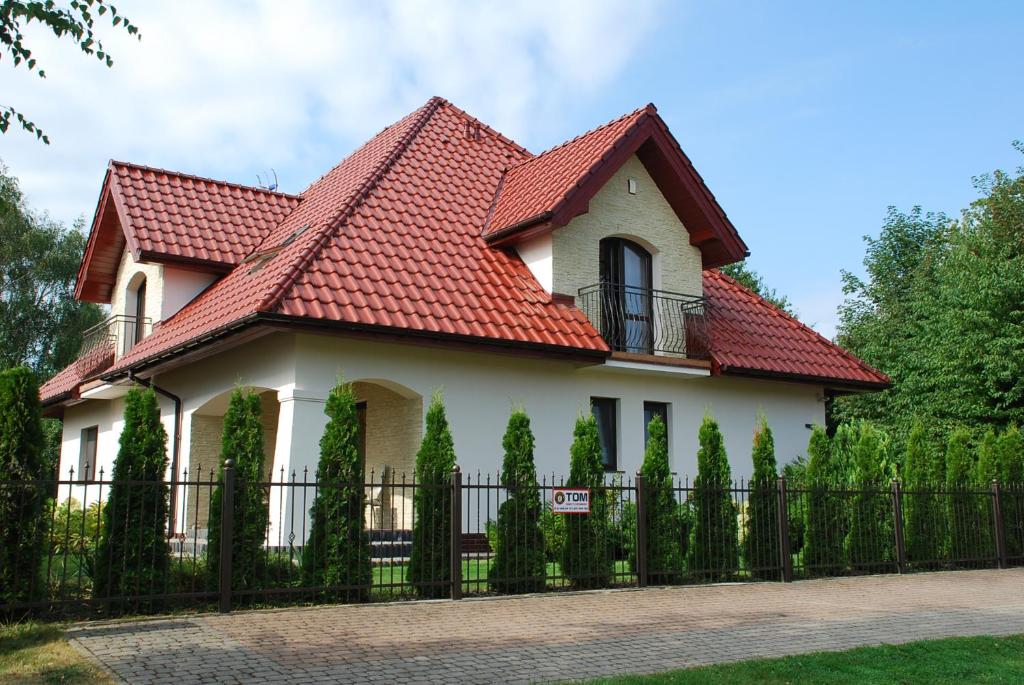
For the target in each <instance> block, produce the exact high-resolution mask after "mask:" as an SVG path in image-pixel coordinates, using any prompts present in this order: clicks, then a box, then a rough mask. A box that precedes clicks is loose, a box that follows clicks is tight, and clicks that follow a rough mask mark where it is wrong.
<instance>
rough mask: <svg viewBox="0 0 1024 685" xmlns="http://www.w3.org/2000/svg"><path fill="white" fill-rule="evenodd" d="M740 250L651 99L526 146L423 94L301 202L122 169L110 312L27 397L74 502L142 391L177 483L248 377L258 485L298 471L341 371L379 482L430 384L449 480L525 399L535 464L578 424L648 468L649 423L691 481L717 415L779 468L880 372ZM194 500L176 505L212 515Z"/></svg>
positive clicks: (97, 241)
mask: <svg viewBox="0 0 1024 685" xmlns="http://www.w3.org/2000/svg"><path fill="white" fill-rule="evenodd" d="M745 255H747V247H746V245H745V244H744V242H743V240H742V239H741V238H740V236H739V234H738V233H737V231H736V228H735V227H734V226H733V225H732V223H731V222H730V221H729V219H728V218H727V216H726V214H725V212H724V211H723V210H722V208H721V207H720V206H719V204H718V202H717V201H716V200H715V198H714V196H713V195H712V194H711V192H710V191H709V190H708V188H707V187H706V186H705V184H704V182H703V180H702V179H701V177H700V175H699V174H698V173H697V171H696V170H695V169H694V168H693V166H692V164H691V163H690V161H689V159H687V157H686V155H685V154H684V153H683V151H682V150H681V149H680V147H679V145H678V143H677V142H676V140H675V138H674V137H673V136H672V134H671V133H670V132H669V130H668V128H667V127H666V125H665V122H664V121H663V120H662V119H661V117H660V116H659V115H658V113H657V111H656V109H655V108H654V106H653V105H648V106H646V107H643V108H641V109H638V110H636V111H634V112H632V113H630V114H627V115H625V116H623V117H621V118H619V119H616V120H615V121H612V122H610V123H608V124H606V125H604V126H601V127H599V128H597V129H595V130H593V131H591V132H589V133H586V134H584V135H581V136H579V137H578V138H575V139H573V140H571V141H568V142H566V143H564V144H562V145H559V146H558V147H555V148H554V149H551V150H549V151H547V152H544V153H542V154H539V155H534V154H531V153H530V152H529V151H527V150H526V149H524V148H523V147H521V146H519V145H517V144H516V143H515V142H513V141H512V140H509V139H508V138H506V137H505V136H503V135H502V134H500V133H498V132H497V131H495V130H493V129H491V128H489V127H488V126H486V125H485V124H483V123H481V122H480V121H478V120H477V119H475V118H473V117H472V116H470V115H468V114H467V113H465V112H463V111H462V110H460V109H458V108H456V107H455V106H453V105H452V104H451V103H449V102H446V101H445V100H442V99H439V98H434V99H431V100H430V101H429V102H427V103H426V104H425V105H424V106H423V107H421V108H420V109H418V110H416V111H415V112H413V113H411V114H409V115H408V116H406V117H405V118H404V119H402V120H401V121H399V122H397V123H395V124H393V125H392V126H389V127H388V128H386V129H384V130H383V131H382V132H380V133H379V134H378V135H377V136H375V137H374V138H373V139H372V140H370V141H369V142H367V143H366V144H365V145H363V146H362V147H361V148H359V149H358V150H356V151H355V152H354V153H352V154H351V155H350V156H349V157H348V158H346V159H345V160H344V161H342V162H341V163H340V164H339V165H338V166H336V167H335V168H333V169H331V170H330V171H328V172H327V173H326V174H325V175H323V176H322V177H321V178H319V179H318V180H316V181H315V182H313V184H312V185H310V186H309V188H308V189H306V190H305V191H304V192H303V193H301V194H300V195H288V194H285V193H280V192H274V191H272V190H267V189H262V188H253V187H246V186H241V185H237V184H233V183H226V182H220V181H214V180H210V179H204V178H198V177H195V176H190V175H186V174H180V173H174V172H170V171H164V170H160V169H153V168H148V167H144V166H139V165H135V164H127V163H122V162H111V163H110V165H109V167H108V169H107V172H106V176H105V178H104V181H103V187H102V190H101V193H100V197H99V202H98V205H97V208H96V213H95V217H94V219H93V222H92V229H91V233H90V236H89V241H88V246H87V248H86V252H85V255H84V257H83V259H82V264H81V268H80V270H79V273H78V282H77V289H76V296H77V297H78V298H80V299H82V300H87V301H90V302H97V303H102V304H109V305H110V318H109V319H108V320H107V321H106V322H104V323H103V324H101V325H100V326H98V327H97V328H96V329H95V330H93V331H91V332H90V334H89V335H88V336H87V341H86V343H85V346H84V349H83V351H82V355H81V357H80V359H78V361H76V362H75V363H74V364H72V365H71V366H70V367H68V368H67V369H65V370H63V371H62V372H61V373H60V374H58V375H57V376H56V377H54V378H53V379H52V380H50V381H49V382H48V383H46V384H45V385H44V386H43V388H42V391H41V394H42V401H43V403H44V407H45V411H46V412H47V413H48V414H49V415H52V416H59V417H61V418H62V419H63V426H64V428H63V444H62V453H61V466H60V468H61V473H62V474H67V473H68V469H70V468H74V469H75V473H76V476H75V478H76V479H80V480H82V481H83V487H84V486H85V484H87V483H88V481H89V480H90V479H91V478H94V477H95V474H96V472H97V470H98V469H99V468H102V469H104V470H105V471H106V472H107V473H109V472H110V468H111V465H112V463H113V460H114V457H115V455H116V452H117V449H118V436H119V432H120V430H121V427H122V412H123V397H124V395H125V394H126V393H127V391H128V389H129V387H131V386H132V385H133V384H135V383H144V384H149V385H152V387H154V388H155V389H156V390H157V392H158V393H159V395H160V397H161V402H162V410H163V412H164V414H163V416H164V422H165V424H166V427H167V431H168V435H169V436H170V445H169V451H170V462H171V469H172V471H173V472H174V473H177V474H180V473H181V472H182V471H183V470H185V469H190V470H191V472H192V473H196V472H207V471H209V469H211V468H213V467H214V466H215V465H216V463H217V461H218V452H219V436H220V425H221V418H222V416H223V414H224V411H225V408H226V405H227V399H228V396H229V394H230V392H231V391H232V389H233V388H235V387H236V386H238V385H239V384H242V385H245V386H250V387H253V388H255V389H257V390H258V391H259V392H260V396H261V399H262V403H263V404H262V406H263V420H264V425H265V429H266V455H267V469H268V473H267V476H268V478H270V477H273V478H274V479H275V480H276V479H278V478H280V477H282V476H284V477H285V478H287V477H289V476H290V474H292V473H297V474H298V477H299V478H300V479H301V478H302V474H303V470H304V469H309V470H310V472H312V470H313V469H315V465H316V463H317V458H318V452H319V449H318V441H319V438H320V435H321V431H322V429H323V427H324V425H325V423H326V417H325V415H324V412H323V409H324V401H325V398H326V396H327V393H328V391H329V390H330V388H331V387H332V386H333V385H334V384H335V382H336V381H337V379H338V376H339V373H344V377H345V378H346V379H347V380H350V381H353V382H354V383H355V389H356V392H357V394H358V398H359V400H360V402H361V404H360V416H361V421H362V422H363V427H364V432H363V435H364V442H365V455H366V463H367V470H368V471H369V470H370V469H373V470H374V471H375V473H376V474H378V477H379V475H380V474H381V473H382V472H384V471H387V472H388V473H391V474H401V473H403V472H405V473H410V474H411V472H412V469H413V464H414V458H415V456H414V455H415V453H416V450H417V447H418V444H419V441H420V439H421V434H422V430H423V416H424V412H425V409H426V404H427V401H428V400H429V398H430V396H431V393H433V392H434V391H435V390H437V389H439V388H443V391H444V395H445V400H446V403H447V408H448V415H449V418H450V421H451V425H452V431H453V435H454V440H455V446H456V450H457V454H458V461H459V463H460V465H461V467H462V469H463V471H469V472H476V471H478V470H479V471H482V472H491V473H493V472H495V471H496V470H497V469H498V468H499V467H500V464H501V457H502V451H501V436H502V433H503V431H504V427H505V423H506V421H507V418H508V415H509V411H510V408H511V407H512V406H513V405H522V406H523V407H524V408H525V409H526V411H527V412H528V413H529V414H530V416H531V417H532V422H533V429H534V432H535V435H536V459H537V468H538V471H539V472H541V473H549V474H550V473H557V474H563V473H565V472H566V471H567V464H568V454H569V445H570V442H571V438H572V428H573V423H574V420H575V418H576V417H577V415H578V414H579V413H580V412H582V411H593V412H594V413H595V414H596V415H597V416H598V418H599V424H600V430H601V436H602V442H603V447H604V458H605V463H606V468H607V469H608V470H609V471H624V472H627V473H632V472H634V471H635V470H636V469H637V468H638V467H639V466H640V463H641V460H642V457H643V450H644V443H645V436H644V432H645V426H646V424H647V422H648V420H649V419H650V417H651V416H652V415H654V414H660V415H661V416H662V417H663V418H664V419H665V420H666V421H667V423H668V429H669V430H668V433H669V448H670V453H671V460H672V467H673V469H674V470H675V471H676V472H677V473H679V474H680V475H683V474H691V475H692V474H693V473H694V472H695V470H696V469H695V466H696V452H697V447H698V445H697V429H698V426H699V424H700V422H701V419H702V417H703V415H704V414H705V412H711V413H712V414H713V415H714V416H715V417H716V418H717V419H718V420H719V422H720V424H721V426H722V430H723V432H724V435H725V440H726V447H727V449H728V452H729V458H730V460H731V464H732V469H733V474H734V475H736V476H743V475H748V474H749V473H750V469H751V467H750V439H751V432H752V428H753V425H754V420H755V416H756V414H757V413H758V412H759V411H763V412H764V413H765V414H766V415H767V418H768V420H769V422H770V424H771V426H772V428H773V430H774V433H775V440H776V445H777V452H778V454H779V457H780V460H787V459H789V458H791V457H793V456H794V455H796V454H799V453H802V452H803V450H804V448H805V446H806V444H807V439H808V436H809V432H808V428H809V427H810V426H811V425H812V424H821V423H823V422H824V421H825V417H826V410H827V406H828V403H829V401H830V399H831V398H832V397H834V396H835V395H837V394H839V393H852V392H865V391H873V390H878V389H881V388H885V387H886V386H887V385H888V379H887V378H886V377H885V376H884V375H882V374H881V373H879V372H878V371H876V370H874V369H872V368H871V367H869V366H868V365H866V364H865V363H863V362H862V361H860V360H858V359H857V358H855V357H854V356H853V355H851V354H849V353H848V352H846V351H844V350H842V349H840V348H839V347H837V346H836V345H834V344H833V343H831V342H830V341H828V340H826V339H825V338H823V337H821V336H820V335H818V334H817V333H815V332H814V331H812V330H811V329H810V328H808V327H806V326H804V325H802V324H801V323H799V322H798V321H796V320H795V319H794V318H792V317H790V316H788V315H787V314H785V313H784V312H781V311H779V310H778V309H776V308H775V307H773V306H772V305H770V304H768V303H767V302H765V301H764V300H762V299H761V298H759V297H758V296H757V295H755V294H754V293H752V292H750V291H748V290H746V289H745V288H743V287H742V286H740V285H739V284H738V283H736V282H735V281H733V280H732V279H730V278H729V277H727V276H725V275H723V274H722V273H720V272H719V271H718V270H716V267H721V266H723V265H727V264H730V263H732V262H736V261H738V260H741V259H743V258H744V256H745ZM85 496H86V497H87V498H88V496H89V495H88V494H87V493H86V494H85ZM172 496H174V497H177V498H179V499H180V497H181V496H180V495H178V494H177V493H176V494H174V495H172ZM190 506H191V505H188V504H187V503H183V502H181V501H178V502H177V503H176V504H175V506H174V507H172V508H174V509H175V511H176V512H177V513H176V516H178V517H179V518H182V517H183V518H184V520H185V522H186V523H187V522H191V521H203V520H204V516H203V515H202V512H196V511H192V510H190ZM288 506H289V504H288V503H286V502H285V503H279V504H274V503H272V507H276V508H277V511H276V513H275V512H274V511H272V512H271V514H272V519H274V520H277V519H276V516H278V515H280V514H281V512H282V511H286V510H287V507H288ZM292 506H293V508H294V505H292ZM281 507H284V509H283V510H282V509H281Z"/></svg>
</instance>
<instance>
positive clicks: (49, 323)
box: [0, 164, 103, 379]
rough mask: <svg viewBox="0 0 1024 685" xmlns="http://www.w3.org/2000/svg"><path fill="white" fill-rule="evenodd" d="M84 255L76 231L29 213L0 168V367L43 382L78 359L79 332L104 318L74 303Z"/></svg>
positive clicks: (18, 191)
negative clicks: (30, 373)
mask: <svg viewBox="0 0 1024 685" xmlns="http://www.w3.org/2000/svg"><path fill="white" fill-rule="evenodd" d="M84 250H85V236H84V235H83V234H82V232H81V226H80V225H79V226H76V227H75V228H74V229H72V230H67V229H65V228H64V226H63V225H61V224H60V223H58V222H55V221H52V220H51V219H50V218H49V217H47V216H46V215H45V214H37V213H35V212H33V211H32V210H30V209H29V208H28V206H27V205H26V204H25V198H24V195H22V192H21V189H20V188H19V187H18V181H17V179H15V178H14V177H13V176H11V175H10V173H9V172H8V170H7V168H6V167H5V166H3V165H2V164H0V367H2V368H6V367H12V366H17V365H19V364H25V365H27V366H29V367H31V368H32V369H33V370H34V371H35V372H36V373H37V374H38V375H39V377H40V378H42V379H46V378H49V377H50V376H52V375H53V374H54V373H56V372H57V371H59V370H60V369H62V368H64V367H65V366H67V365H68V364H70V363H71V362H72V361H74V359H75V358H76V357H77V356H78V352H79V349H80V348H81V346H82V332H83V331H84V330H85V329H86V328H88V327H90V326H92V325H94V324H96V323H98V322H99V321H101V320H102V318H103V313H102V311H101V310H100V308H99V307H97V306H96V305H94V304H91V303H87V302H76V301H75V299H74V291H75V279H76V277H77V274H78V265H79V261H80V260H81V258H82V252H83V251H84Z"/></svg>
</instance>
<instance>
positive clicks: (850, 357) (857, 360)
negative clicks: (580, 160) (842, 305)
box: [707, 269, 889, 379]
mask: <svg viewBox="0 0 1024 685" xmlns="http://www.w3.org/2000/svg"><path fill="white" fill-rule="evenodd" d="M707 271H709V272H711V273H713V274H716V275H717V276H719V277H720V278H722V279H724V280H725V282H726V283H728V284H730V285H733V286H735V287H737V288H739V289H740V290H742V291H743V292H744V293H746V294H747V295H749V296H751V297H754V298H756V299H757V301H758V302H759V303H760V304H763V305H765V306H767V307H769V308H770V309H773V310H774V311H775V312H776V313H777V314H779V315H780V316H782V317H783V318H784V319H786V320H787V321H788V322H790V323H792V324H796V327H797V328H800V329H802V330H805V331H807V332H808V333H810V334H811V335H813V336H815V338H817V341H818V342H820V343H824V344H825V345H828V346H829V347H831V348H832V349H835V350H838V351H839V352H840V354H842V355H843V356H844V357H846V358H847V359H848V360H850V361H852V362H853V363H854V364H856V365H857V366H859V367H860V368H861V369H863V370H865V371H869V372H871V373H874V374H877V375H879V376H882V377H883V378H886V379H888V378H889V375H888V374H886V373H883V372H882V371H881V370H880V369H876V368H875V367H873V366H871V364H868V363H867V362H866V361H864V360H863V359H861V358H860V357H858V356H857V355H855V354H854V353H852V352H850V351H849V350H847V349H846V348H844V347H843V346H842V345H839V344H837V343H835V342H833V341H831V340H829V339H828V338H826V337H825V336H823V335H822V334H821V333H819V332H818V331H816V330H814V329H813V328H811V327H810V326H808V325H807V324H805V323H803V322H802V321H800V320H799V319H797V318H796V317H795V316H793V315H792V314H790V313H789V312H787V311H785V310H784V309H782V308H781V307H778V306H776V305H775V304H772V303H771V302H769V301H768V300H766V299H765V298H763V297H761V296H760V295H758V294H757V293H755V292H754V291H753V290H751V289H750V288H748V287H747V286H745V285H743V284H742V283H740V282H739V281H737V280H736V279H735V278H733V277H732V276H730V275H728V274H725V273H722V271H721V270H720V269H707Z"/></svg>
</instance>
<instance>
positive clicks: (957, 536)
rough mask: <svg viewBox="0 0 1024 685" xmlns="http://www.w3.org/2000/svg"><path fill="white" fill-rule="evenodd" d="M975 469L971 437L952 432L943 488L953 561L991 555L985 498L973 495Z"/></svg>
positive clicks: (967, 433)
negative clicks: (944, 489) (945, 497)
mask: <svg viewBox="0 0 1024 685" xmlns="http://www.w3.org/2000/svg"><path fill="white" fill-rule="evenodd" d="M976 472H977V467H976V465H975V460H974V456H973V454H972V453H971V433H970V431H968V430H967V429H966V428H957V429H954V430H953V431H952V432H951V433H950V435H949V439H948V441H947V445H946V488H947V490H948V491H949V492H950V495H949V497H948V502H947V513H948V517H949V553H950V555H951V557H952V558H954V559H981V558H982V557H984V556H987V555H989V554H990V552H989V551H988V547H989V544H988V543H989V538H990V536H989V534H988V531H989V529H990V526H989V525H988V521H989V519H988V515H987V513H986V509H987V508H988V507H989V502H988V496H987V495H983V496H981V497H979V496H978V495H976V494H975V492H977V491H978V487H977V485H976V483H975V474H976Z"/></svg>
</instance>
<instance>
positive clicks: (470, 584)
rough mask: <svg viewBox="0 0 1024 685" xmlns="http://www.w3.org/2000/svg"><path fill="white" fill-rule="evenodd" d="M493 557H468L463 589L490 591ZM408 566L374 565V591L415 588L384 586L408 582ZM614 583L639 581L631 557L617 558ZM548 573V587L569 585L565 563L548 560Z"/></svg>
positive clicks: (464, 564)
mask: <svg viewBox="0 0 1024 685" xmlns="http://www.w3.org/2000/svg"><path fill="white" fill-rule="evenodd" d="M490 563H491V562H490V561H488V560H486V559H466V560H463V562H462V591H463V592H466V593H473V592H486V591H487V574H488V572H489V571H490ZM407 569H408V567H407V566H406V565H405V564H395V565H394V566H374V567H373V581H372V582H373V585H374V592H377V593H379V594H381V595H387V594H388V593H389V592H401V591H403V590H405V591H411V590H412V588H411V586H406V587H404V588H394V589H391V588H387V587H382V586H387V585H391V584H394V585H406V584H407V583H408V580H407V578H406V571H407ZM613 573H614V574H615V576H614V578H613V581H612V582H613V583H614V584H616V585H629V584H632V583H635V582H636V579H635V577H634V576H633V574H632V571H631V570H630V567H629V562H628V561H616V562H615V563H614V566H613ZM547 576H548V583H547V584H548V587H551V588H558V587H568V586H569V580H568V579H567V578H565V577H564V576H562V569H561V566H560V565H559V564H557V563H553V562H548V564H547Z"/></svg>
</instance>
